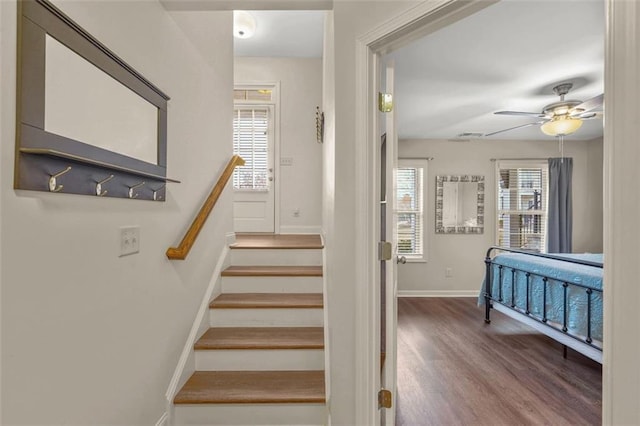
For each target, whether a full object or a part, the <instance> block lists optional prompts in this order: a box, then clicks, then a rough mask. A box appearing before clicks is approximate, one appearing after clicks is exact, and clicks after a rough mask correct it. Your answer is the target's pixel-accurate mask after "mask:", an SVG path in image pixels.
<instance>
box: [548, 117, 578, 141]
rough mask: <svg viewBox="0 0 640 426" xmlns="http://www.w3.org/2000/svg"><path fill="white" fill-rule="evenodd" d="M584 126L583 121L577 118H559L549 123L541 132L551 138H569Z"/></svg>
mask: <svg viewBox="0 0 640 426" xmlns="http://www.w3.org/2000/svg"><path fill="white" fill-rule="evenodd" d="M580 126H582V120H580V119H577V118H568V117H558V118H554V119H553V120H551V121H547V122H546V123H544V124H543V125H542V126H540V130H542V133H544V134H545V135H549V136H567V135H570V134H571V133H573V132H575V131H576V130H578V129H579V128H580Z"/></svg>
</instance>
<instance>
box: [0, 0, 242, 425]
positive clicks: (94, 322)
mask: <svg viewBox="0 0 640 426" xmlns="http://www.w3.org/2000/svg"><path fill="white" fill-rule="evenodd" d="M55 3H56V5H58V6H59V7H61V8H62V9H63V10H64V11H65V12H66V13H68V14H69V15H70V16H71V17H72V19H74V20H76V21H77V22H78V23H79V24H80V25H82V26H83V27H84V28H85V29H87V30H88V31H89V32H90V33H92V34H93V35H94V36H96V37H97V38H98V39H99V40H100V41H102V42H103V43H104V44H105V45H107V46H108V47H110V48H111V49H112V50H114V51H115V52H116V53H117V54H118V55H120V56H121V57H122V58H123V59H124V60H125V61H127V62H128V63H129V64H130V65H132V66H133V67H134V68H135V69H137V70H138V71H139V72H141V74H143V75H144V76H145V77H147V78H148V79H149V80H150V81H152V82H153V83H155V84H156V85H157V86H158V87H160V88H161V89H162V90H163V91H165V92H166V93H167V94H169V96H171V100H170V101H169V114H168V132H169V133H168V174H169V175H170V176H171V177H174V178H177V179H179V180H181V181H182V183H181V184H169V186H168V195H167V201H166V202H164V203H159V202H149V201H132V200H125V199H109V198H106V199H104V198H98V197H88V196H78V195H69V194H49V193H43V192H29V191H15V190H13V189H12V180H13V156H14V140H15V125H14V123H15V112H16V111H15V79H16V62H15V57H16V3H15V1H2V2H0V10H1V19H2V21H1V22H0V27H1V28H2V49H1V50H0V63H1V69H0V74H1V75H2V83H1V84H2V97H1V101H0V106H1V116H0V118H1V119H0V124H1V129H0V132H1V133H0V140H1V141H2V144H1V146H0V159H1V160H0V170H1V172H0V179H1V181H2V186H1V187H0V203H1V204H2V217H1V226H0V232H1V233H2V241H1V246H0V250H1V253H2V257H1V259H0V261H1V262H2V266H3V268H2V272H1V274H2V275H1V279H2V306H1V318H2V379H1V380H2V388H3V389H4V390H9V391H8V392H6V391H5V392H4V393H3V394H2V401H1V402H2V419H1V421H2V423H3V424H84V425H90V424H113V425H115V424H119V425H134V424H135V425H142V424H155V423H156V421H157V420H158V419H159V418H160V416H161V415H162V413H163V412H164V411H165V398H164V393H165V391H166V389H167V386H168V383H169V380H170V378H171V375H172V373H173V371H174V369H175V366H176V363H177V360H178V356H179V354H180V351H181V350H182V347H183V344H184V342H185V339H186V337H187V334H188V332H189V329H190V326H191V324H192V322H193V319H194V317H195V314H196V311H197V309H198V306H199V303H200V299H201V298H202V295H203V293H204V290H205V288H206V286H207V284H208V281H209V278H210V276H211V273H212V271H213V269H214V266H215V265H214V262H215V259H217V257H218V255H219V253H220V252H221V250H222V247H223V244H224V242H225V238H224V236H225V233H226V232H228V231H231V230H232V218H231V197H230V193H229V192H228V191H227V192H225V193H224V194H223V196H222V197H221V198H220V200H219V201H218V205H217V206H216V207H215V209H214V211H213V213H212V215H211V217H210V218H209V222H208V223H207V225H206V226H205V228H204V230H203V232H201V234H200V236H199V239H198V241H197V242H196V245H195V247H194V249H193V250H192V252H191V254H190V255H189V258H188V260H186V261H169V260H167V259H166V257H165V254H164V252H165V250H166V248H167V247H169V246H171V245H175V244H177V243H178V242H179V240H180V238H181V236H182V233H183V232H184V231H185V229H186V227H187V226H188V223H189V222H190V220H191V219H192V217H193V216H194V214H195V213H196V211H197V209H198V208H199V207H200V204H201V203H202V201H203V200H204V198H205V197H206V195H207V194H208V192H209V191H210V189H211V187H212V185H213V184H214V183H215V181H216V180H217V177H218V175H219V174H220V172H221V171H222V169H223V168H224V165H225V164H226V162H227V161H228V159H229V158H230V156H231V148H232V147H231V142H230V141H231V137H232V135H231V126H230V124H229V123H231V120H232V92H231V90H232V87H233V68H232V67H233V62H232V59H231V58H232V55H233V52H232V40H231V22H232V19H231V12H210V13H211V15H210V17H211V19H212V21H213V23H214V28H213V29H212V31H213V33H214V35H215V37H214V38H212V39H211V40H210V43H211V49H212V50H213V51H215V52H216V57H215V58H214V59H211V58H210V59H208V60H207V61H205V59H204V58H203V57H202V56H201V55H200V54H199V53H198V51H197V50H196V49H195V48H194V47H193V46H192V45H191V43H190V42H189V40H188V39H187V38H186V37H185V35H184V33H183V32H182V31H181V29H180V28H179V27H178V26H177V25H176V23H175V22H174V20H173V19H172V18H171V16H170V15H169V14H167V12H166V11H165V10H164V9H163V8H162V6H161V5H160V4H159V3H157V2H155V1H140V2H130V1H126V2H117V1H92V2H75V1H70V2H66V1H62V0H58V1H56V2H55ZM212 61H214V62H212ZM124 225H140V228H141V244H140V245H141V251H140V253H139V254H136V255H132V256H127V257H122V258H120V257H118V247H119V244H118V237H119V227H120V226H124Z"/></svg>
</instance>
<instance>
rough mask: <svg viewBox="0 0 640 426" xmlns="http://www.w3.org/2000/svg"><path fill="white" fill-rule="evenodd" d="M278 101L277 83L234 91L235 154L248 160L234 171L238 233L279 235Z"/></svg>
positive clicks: (244, 86) (234, 214)
mask: <svg viewBox="0 0 640 426" xmlns="http://www.w3.org/2000/svg"><path fill="white" fill-rule="evenodd" d="M277 99H278V85H277V84H272V85H267V84H265V85H261V86H255V85H254V86H251V85H246V84H245V85H236V87H235V89H234V112H233V153H234V155H239V156H240V157H242V158H243V159H244V160H245V164H244V165H243V166H240V167H237V168H236V170H235V171H234V172H233V225H234V231H235V232H260V233H262V232H269V233H272V232H276V223H275V218H276V214H275V207H276V202H275V199H276V194H277V192H278V188H279V186H278V185H274V176H275V173H274V170H275V167H276V165H275V161H274V158H275V154H274V153H275V151H276V147H277V146H278V139H277V135H278V132H277V122H278V121H277V120H278V117H277V103H276V100H277Z"/></svg>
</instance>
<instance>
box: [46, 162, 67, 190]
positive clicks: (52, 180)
mask: <svg viewBox="0 0 640 426" xmlns="http://www.w3.org/2000/svg"><path fill="white" fill-rule="evenodd" d="M69 170H71V166H68V167H67V168H66V169H64V170H62V171H60V172H58V173H56V174H55V175H50V177H49V191H51V192H60V191H62V188H64V185H58V182H57V181H56V178H59V177H60V176H62V175H63V174H65V173H67V172H68V171H69Z"/></svg>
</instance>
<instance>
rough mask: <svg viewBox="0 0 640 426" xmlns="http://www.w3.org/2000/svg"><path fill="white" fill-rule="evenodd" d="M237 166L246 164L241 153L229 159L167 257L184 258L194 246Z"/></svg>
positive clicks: (170, 248) (169, 249)
mask: <svg viewBox="0 0 640 426" xmlns="http://www.w3.org/2000/svg"><path fill="white" fill-rule="evenodd" d="M236 166H244V160H243V159H242V158H241V157H240V156H239V155H234V156H233V157H231V160H229V163H228V164H227V167H226V168H225V169H224V171H223V172H222V175H220V179H218V182H217V183H216V186H214V187H213V189H212V190H211V193H210V194H209V196H208V197H207V199H206V201H205V202H204V204H203V205H202V207H201V208H200V211H199V212H198V215H197V216H196V217H195V219H193V223H192V224H191V226H190V227H189V230H188V231H187V233H186V234H184V237H183V238H182V241H180V245H178V247H169V248H168V249H167V257H168V258H169V259H174V260H184V259H185V258H186V257H187V255H188V254H189V251H190V250H191V247H193V243H195V242H196V237H197V236H198V234H199V233H200V230H201V229H202V227H203V226H204V223H205V222H206V221H207V218H208V217H209V213H211V210H213V206H215V205H216V202H217V201H218V198H220V194H222V190H223V189H224V187H225V186H226V185H227V182H228V181H229V178H230V177H231V175H232V174H233V170H234V169H235V168H236Z"/></svg>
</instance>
